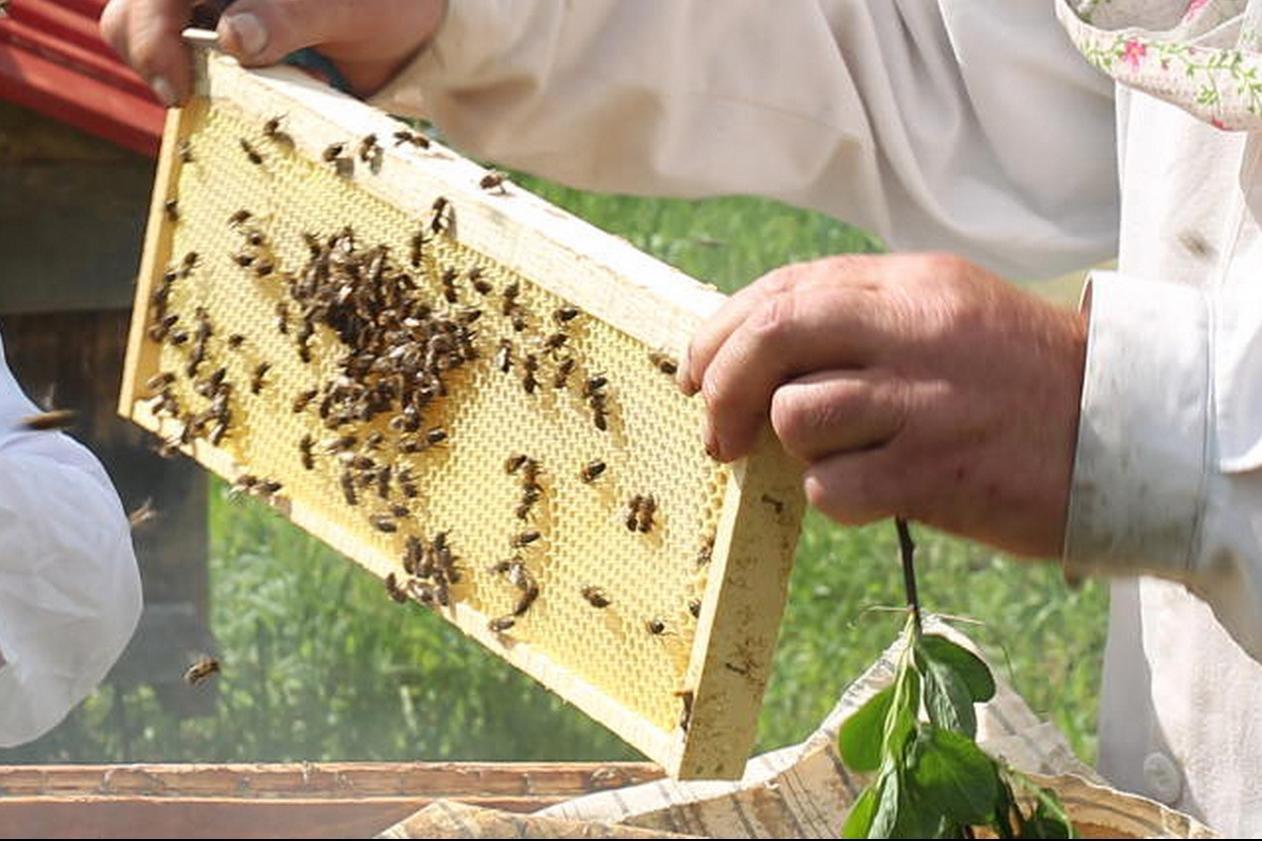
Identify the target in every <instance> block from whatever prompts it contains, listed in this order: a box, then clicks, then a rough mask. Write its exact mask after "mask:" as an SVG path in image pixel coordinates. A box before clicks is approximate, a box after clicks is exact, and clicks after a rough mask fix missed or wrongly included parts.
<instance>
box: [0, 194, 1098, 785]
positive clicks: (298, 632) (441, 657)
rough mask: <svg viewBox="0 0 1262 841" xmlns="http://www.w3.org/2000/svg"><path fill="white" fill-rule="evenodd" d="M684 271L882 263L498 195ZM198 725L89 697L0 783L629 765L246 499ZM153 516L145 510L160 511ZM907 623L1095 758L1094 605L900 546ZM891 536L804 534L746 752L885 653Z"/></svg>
mask: <svg viewBox="0 0 1262 841" xmlns="http://www.w3.org/2000/svg"><path fill="white" fill-rule="evenodd" d="M517 180H519V181H520V183H523V184H524V185H525V186H527V187H528V188H530V189H532V190H534V191H536V192H538V193H540V194H542V195H543V196H545V197H546V198H548V199H549V200H551V201H553V202H556V203H557V204H559V205H561V206H564V207H566V208H567V209H569V210H571V211H572V212H574V213H576V214H578V215H579V216H582V217H584V218H586V219H587V220H589V221H591V222H592V223H593V224H595V225H597V226H599V227H601V228H604V229H606V230H608V231H611V232H613V233H615V234H617V235H619V236H622V237H625V238H626V239H628V240H629V241H631V242H632V243H634V244H635V245H636V246H638V247H640V248H642V249H645V250H646V251H649V252H651V253H653V254H655V255H657V256H658V257H660V258H662V259H663V260H666V261H667V262H669V263H672V264H674V265H675V266H678V267H679V268H680V269H682V270H683V271H685V272H687V273H689V274H691V275H693V276H694V277H698V278H701V279H704V280H707V281H709V282H712V283H714V284H716V285H718V286H719V287H720V288H722V289H724V290H725V291H733V290H735V289H737V288H739V287H741V286H743V285H744V284H746V283H749V282H750V281H752V280H754V279H755V278H757V277H758V276H759V275H760V274H762V273H763V272H765V271H767V270H769V269H771V268H774V267H775V266H778V265H781V264H784V263H787V262H793V261H798V260H807V259H811V258H813V257H818V256H822V255H827V254H838V253H843V252H853V251H876V250H879V243H878V242H876V241H875V240H873V239H872V238H870V237H868V236H866V235H864V234H863V233H862V232H859V231H856V230H855V229H853V228H848V227H847V226H845V225H842V224H840V223H838V222H836V221H834V220H832V219H829V218H827V217H823V216H820V215H817V214H812V213H808V212H805V211H801V210H797V209H793V208H789V207H786V206H784V205H781V204H778V203H775V202H770V201H765V200H758V199H750V198H719V199H709V200H705V201H680V200H655V199H640V198H631V197H625V196H602V195H595V194H590V193H582V192H579V191H575V190H570V189H567V188H564V187H560V186H557V185H554V184H549V183H546V182H542V181H538V180H535V179H529V178H524V177H523V178H520V179H517ZM211 497H212V498H211V512H210V519H209V522H210V529H211V560H210V564H211V569H210V576H211V588H212V591H211V602H212V629H213V632H214V634H215V636H216V637H217V639H218V642H219V654H220V659H221V661H222V664H223V672H222V674H221V675H220V676H219V677H218V678H216V679H215V685H214V686H213V688H209V687H198V688H189V689H188V690H187V691H190V692H197V691H213V692H217V693H218V704H217V705H216V713H215V714H214V715H213V716H207V717H198V718H186V719H180V718H178V717H176V716H174V715H173V714H170V713H167V712H165V711H164V709H163V707H162V705H161V704H159V703H158V700H157V698H156V697H155V695H154V693H153V692H152V691H151V690H149V689H147V688H145V687H139V688H135V689H131V690H128V691H116V690H115V689H114V688H113V687H112V686H110V685H108V684H107V685H106V686H103V687H102V688H101V689H99V690H98V691H97V692H96V693H95V694H94V695H93V696H92V697H90V698H89V699H88V700H87V701H86V702H85V703H83V704H82V705H80V707H79V708H78V709H76V710H75V711H74V712H73V713H72V714H71V715H70V716H69V718H68V719H67V720H66V721H65V722H64V723H63V724H61V725H60V726H59V727H57V728H56V729H54V730H53V731H52V732H51V733H49V734H48V735H47V736H45V737H44V738H42V739H40V740H38V741H37V742H35V743H32V744H30V745H26V746H23V747H20V748H15V749H11V750H7V751H6V750H0V763H16V762H106V761H228V760H235V761H280V760H313V761H315V760H331V759H359V760H368V759H378V760H413V759H429V760H439V759H469V760H567V759H568V760H578V759H633V758H637V756H636V754H635V753H634V752H633V751H632V750H630V749H629V748H627V747H626V746H625V745H624V744H623V743H622V742H621V741H619V740H618V739H617V738H616V737H614V736H612V735H610V734H609V733H608V732H607V731H605V730H604V729H603V728H601V727H600V726H598V725H596V724H594V723H592V722H591V721H589V720H588V719H587V718H586V717H585V716H583V715H582V714H581V713H579V712H578V711H577V710H574V709H573V708H571V707H569V706H567V705H566V704H564V703H562V702H561V701H559V700H558V699H557V698H556V697H555V696H553V695H551V694H550V693H548V692H547V691H546V690H544V689H542V688H541V687H539V686H538V685H537V684H535V683H534V682H533V681H532V680H530V679H529V678H526V677H524V676H522V675H520V674H518V673H517V672H515V671H513V670H512V669H510V668H509V667H507V666H506V665H505V664H503V663H502V662H501V661H499V660H498V659H496V658H494V657H492V656H490V655H489V654H487V653H486V652H485V651H484V650H483V649H482V648H481V647H480V646H478V645H477V644H475V643H473V642H471V641H469V640H467V639H465V638H464V637H463V636H462V635H461V634H460V633H459V632H458V631H455V630H454V629H452V628H451V627H450V626H449V625H447V624H446V623H445V622H443V621H442V620H440V619H438V618H437V617H435V616H432V615H430V614H428V613H427V612H426V611H424V610H422V609H420V608H418V607H411V608H408V609H400V608H399V607H398V606H396V605H394V604H392V603H390V602H389V601H388V600H387V599H386V598H385V596H384V593H383V591H382V588H381V584H380V582H379V581H377V580H376V579H375V578H373V577H372V576H370V575H369V574H367V573H365V572H363V571H361V570H360V569H359V568H358V567H357V566H355V565H354V564H351V563H349V562H347V561H346V560H345V559H343V558H342V557H340V556H339V555H337V554H336V553H335V552H333V551H332V550H330V549H328V548H327V547H325V546H324V545H323V544H321V543H320V542H318V541H316V540H314V539H312V538H310V537H308V536H307V535H306V534H305V533H303V532H301V531H300V530H298V529H297V528H295V527H293V526H291V525H289V524H288V523H287V522H285V521H283V520H282V519H280V518H279V517H277V516H276V515H274V514H272V513H271V512H270V511H268V510H266V509H265V508H263V507H261V506H258V505H256V504H254V503H252V502H249V501H241V502H236V501H231V500H229V499H228V497H227V494H226V487H225V486H224V485H223V484H222V483H218V482H216V483H215V485H214V487H213V489H212V494H211ZM158 502H159V504H160V502H161V501H160V500H159V501H158ZM916 534H917V538H918V542H919V544H920V552H919V555H918V557H919V564H918V570H919V574H920V592H921V599H922V603H923V604H924V606H925V608H926V609H927V610H931V611H936V612H940V613H945V614H956V615H961V616H968V617H972V618H974V619H977V620H980V622H981V623H982V624H980V625H968V626H962V629H963V630H965V632H966V633H969V634H970V635H972V636H973V637H974V638H975V639H977V640H978V641H979V642H980V643H981V644H982V645H983V647H984V648H986V650H987V651H988V652H989V653H990V654H991V655H992V658H993V662H995V663H996V665H997V667H998V669H999V671H1001V672H1003V673H1005V674H1006V676H1007V677H1008V678H1009V679H1010V680H1012V681H1013V682H1014V683H1015V685H1016V687H1017V689H1018V691H1019V692H1021V694H1022V695H1023V696H1024V697H1025V698H1026V699H1027V700H1028V701H1029V702H1030V704H1031V706H1032V707H1033V708H1034V710H1035V711H1036V712H1037V713H1039V714H1040V715H1042V716H1045V717H1047V718H1049V719H1051V720H1052V721H1054V722H1055V723H1056V724H1057V725H1058V726H1059V727H1060V728H1061V729H1062V730H1063V731H1064V732H1065V733H1066V734H1067V735H1068V736H1069V738H1070V741H1071V743H1072V744H1073V746H1074V748H1075V749H1076V750H1077V752H1078V753H1079V755H1080V756H1082V757H1083V758H1085V759H1087V760H1088V761H1091V760H1093V759H1094V756H1095V736H1094V729H1095V715H1096V698H1097V693H1098V688H1099V674H1100V658H1101V653H1102V651H1103V642H1104V633H1105V620H1106V614H1107V597H1106V589H1105V587H1104V586H1103V585H1102V584H1100V583H1096V582H1088V583H1087V584H1086V585H1085V586H1083V587H1082V588H1081V589H1080V590H1076V591H1074V590H1070V589H1069V588H1067V587H1066V585H1065V584H1064V583H1063V581H1062V579H1061V575H1060V571H1059V570H1058V569H1057V568H1055V566H1052V565H1046V566H1044V565H1039V566H1031V565H1025V564H1019V563H1017V562H1015V561H1012V560H1010V559H1008V558H1005V557H1003V556H1002V555H1000V554H997V553H995V552H993V551H990V550H988V549H985V548H983V547H978V546H975V545H972V544H969V543H966V542H963V541H959V540H954V539H951V538H947V537H945V536H942V535H938V534H934V533H932V532H930V531H929V530H927V529H924V528H919V529H917V530H916ZM896 558H897V547H896V540H895V533H894V528H893V525H892V524H891V523H882V524H877V525H874V526H870V527H867V528H862V529H843V528H840V527H837V526H835V525H833V524H831V523H829V522H828V521H827V520H825V519H824V518H823V517H820V516H818V515H815V514H811V515H808V517H807V521H806V527H805V531H804V533H803V536H802V539H801V543H800V546H799V549H798V556H797V565H796V568H795V570H794V573H793V579H792V585H791V596H790V604H789V607H788V611H787V615H786V619H785V623H784V626H783V629H782V632H781V639H780V644H779V648H778V651H777V656H776V662H775V670H774V675H773V677H772V680H771V683H770V687H769V689H768V693H767V698H766V704H765V706H764V709H763V712H762V716H761V719H760V722H759V731H758V749H759V750H765V749H770V748H774V747H778V746H782V745H786V744H791V743H793V742H796V741H799V740H801V739H802V738H803V737H804V736H806V735H807V734H809V733H810V732H811V731H812V729H813V728H814V727H815V725H816V724H817V723H818V722H819V720H820V719H822V718H823V716H824V715H825V714H826V713H827V712H828V710H829V709H830V708H831V707H832V705H833V704H834V702H835V701H836V699H837V697H838V696H839V695H840V693H841V691H842V689H843V688H844V687H845V685H846V684H847V683H848V682H849V681H850V680H851V679H853V678H854V677H856V676H857V675H858V674H859V673H860V672H861V671H862V670H863V669H864V668H865V667H866V665H867V664H869V663H870V662H871V661H872V660H873V659H875V657H876V656H877V655H878V654H879V653H880V652H881V651H882V650H883V649H884V648H885V647H886V646H887V645H888V644H889V643H890V642H891V641H892V640H893V639H894V638H895V636H896V634H897V632H898V630H899V628H900V626H901V618H900V617H898V616H896V615H894V614H891V613H887V612H879V611H868V610H866V608H870V607H873V606H879V605H887V606H894V605H898V604H899V602H900V600H901V596H902V583H901V573H900V571H899V567H898V563H897V560H896Z"/></svg>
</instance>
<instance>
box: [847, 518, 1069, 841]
mask: <svg viewBox="0 0 1262 841" xmlns="http://www.w3.org/2000/svg"><path fill="white" fill-rule="evenodd" d="M896 523H897V526H898V537H899V547H900V550H901V552H900V553H901V556H902V562H903V575H904V583H905V587H906V590H907V602H908V608H909V611H908V613H909V615H908V617H907V624H906V626H905V628H904V630H903V641H904V646H903V648H902V651H901V652H900V653H899V657H898V662H897V666H896V670H895V675H894V681H893V683H892V684H890V685H889V686H887V687H886V688H885V689H883V690H881V691H880V692H878V693H877V694H876V695H875V696H873V697H872V698H871V699H869V700H868V702H867V703H866V704H864V705H863V706H862V707H861V708H860V709H859V710H858V711H857V712H856V713H855V714H854V715H852V716H851V717H850V718H849V719H847V721H846V722H845V724H843V725H842V727H841V732H840V733H839V735H838V747H839V749H840V751H841V756H842V759H843V760H844V761H845V763H846V765H847V766H849V767H850V768H851V769H852V770H854V771H858V772H861V773H875V777H874V779H873V782H872V783H871V784H870V785H868V787H867V788H865V789H864V790H863V791H862V792H861V793H860V794H859V797H858V798H857V799H856V800H855V803H854V805H853V806H852V807H851V809H850V814H849V815H848V816H847V817H846V822H845V824H844V825H843V826H842V835H843V836H844V837H846V838H972V837H974V836H973V828H974V827H987V828H989V829H990V830H991V831H992V832H993V833H994V834H995V835H997V836H998V837H1000V838H1074V837H1076V836H1075V834H1074V829H1073V825H1072V824H1071V823H1070V820H1069V816H1068V815H1067V814H1066V812H1065V809H1064V807H1063V806H1062V805H1061V803H1060V800H1059V798H1057V796H1056V793H1055V792H1054V791H1052V790H1051V789H1048V788H1041V787H1039V786H1037V785H1035V784H1034V783H1032V782H1031V781H1030V780H1028V779H1027V778H1026V777H1024V776H1023V775H1021V774H1020V773H1018V772H1016V771H1014V770H1012V769H1011V768H1009V767H1008V766H1007V765H1005V764H1003V763H1001V762H998V761H996V760H995V759H992V758H991V757H990V756H988V755H986V754H985V753H984V752H983V751H982V750H981V748H979V747H978V746H977V744H976V742H975V741H974V739H975V737H976V735H977V715H976V712H975V710H974V707H973V705H974V704H977V703H982V702H985V701H988V700H990V699H991V698H992V697H994V694H995V679H994V677H993V676H992V675H991V673H990V669H989V668H988V667H987V666H986V664H985V663H984V662H982V660H981V658H979V657H978V656H977V655H975V654H973V653H972V652H971V651H969V650H968V649H966V648H963V647H962V646H960V645H957V644H956V643H954V642H952V641H951V640H949V639H947V638H946V637H944V636H942V635H940V634H926V633H925V632H924V630H923V628H922V626H921V620H920V604H919V601H918V599H917V596H916V575H915V567H914V563H913V554H914V552H915V544H914V543H913V542H912V539H911V533H910V530H909V528H908V526H907V523H906V521H904V520H901V519H899V520H897V521H896ZM921 709H923V710H924V711H925V714H926V716H927V718H928V720H927V721H924V720H921V717H920V711H921ZM1018 795H1021V797H1018ZM1022 801H1025V802H1028V803H1030V804H1031V805H1030V806H1028V807H1027V808H1026V810H1025V811H1023V810H1022V806H1021V802H1022Z"/></svg>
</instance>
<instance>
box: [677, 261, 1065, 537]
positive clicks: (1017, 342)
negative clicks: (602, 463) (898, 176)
mask: <svg viewBox="0 0 1262 841" xmlns="http://www.w3.org/2000/svg"><path fill="white" fill-rule="evenodd" d="M1085 358H1086V318H1085V316H1083V315H1081V314H1079V313H1077V312H1072V311H1069V310H1064V309H1060V308H1057V307H1053V306H1052V305H1050V304H1047V303H1044V302H1042V301H1040V300H1039V299H1037V298H1035V297H1033V296H1031V295H1029V294H1027V293H1024V292H1021V291H1020V290H1018V289H1016V288H1015V287H1013V286H1011V285H1010V284H1007V283H1005V282H1004V281H1002V280H1001V279H999V278H997V277H995V276H994V275H992V274H990V273H988V272H986V271H985V270H983V269H981V268H979V267H977V266H975V265H973V264H971V263H969V262H967V261H965V260H963V259H962V258H958V257H953V256H950V255H925V254H901V255H889V256H871V255H867V256H859V255H855V256H849V257H834V258H830V259H826V260H818V261H815V262H811V263H803V264H800V265H794V266H787V267H785V268H782V269H778V270H776V271H774V272H771V273H770V274H768V275H766V276H765V277H763V278H761V279H760V280H758V281H757V282H755V283H753V284H751V285H750V286H748V287H746V288H745V289H743V290H741V291H740V292H738V293H737V294H736V295H734V296H733V297H732V298H731V299H730V300H729V301H728V303H727V304H726V305H725V306H724V307H723V308H722V309H721V310H720V311H719V312H718V313H717V314H716V315H715V316H714V317H713V318H712V319H711V320H710V321H709V322H708V323H707V324H706V325H705V326H704V327H703V328H702V329H701V330H700V331H698V333H697V335H696V336H695V337H694V339H693V342H692V345H691V347H690V349H689V354H688V358H687V360H685V361H684V363H683V364H681V366H680V371H679V375H680V381H681V384H682V385H683V387H684V389H685V390H686V391H689V392H692V391H697V390H700V392H701V394H702V395H703V397H704V399H705V401H706V405H707V407H708V412H707V416H708V427H707V430H706V431H705V432H704V433H703V434H704V435H705V437H706V439H707V440H706V446H707V449H708V450H709V451H710V452H711V454H713V455H715V456H716V457H718V458H720V459H722V460H724V461H729V460H731V459H735V458H739V457H740V456H742V455H745V454H746V453H748V452H749V450H750V448H751V447H752V446H753V443H754V439H755V437H756V435H757V433H758V430H759V428H760V427H761V426H762V425H763V424H764V423H765V422H766V421H767V419H768V418H770V421H771V424H772V426H773V428H774V429H775V432H776V434H777V435H778V437H779V438H780V441H781V442H782V443H783V444H784V446H785V448H786V449H787V450H788V451H789V452H790V453H792V454H793V455H795V456H797V457H799V458H800V459H802V460H803V461H805V462H806V463H807V464H808V467H807V470H806V479H805V486H806V493H807V497H808V499H809V500H810V502H811V503H812V504H813V505H815V506H816V507H818V508H819V509H821V510H822V511H823V512H824V513H825V514H826V515H828V516H830V517H832V518H833V519H835V520H838V521H840V522H844V523H865V522H869V521H872V520H876V519H882V518H885V517H889V516H893V515H899V516H903V517H908V518H912V519H916V520H921V521H923V522H926V523H929V524H930V525H933V526H937V527H938V528H942V529H945V530H947V531H950V532H954V533H956V534H962V535H965V536H967V537H971V538H974V539H977V540H981V541H984V542H987V543H990V544H992V545H995V546H998V547H1000V548H1003V549H1007V550H1010V551H1013V552H1017V553H1019V554H1024V555H1032V556H1041V557H1059V555H1060V552H1061V543H1062V540H1063V535H1064V530H1065V518H1066V512H1067V508H1068V500H1069V487H1070V476H1071V473H1072V468H1073V459H1074V451H1075V445H1076V438H1077V428H1078V412H1079V399H1080V395H1081V392H1082V376H1083V364H1084V360H1085Z"/></svg>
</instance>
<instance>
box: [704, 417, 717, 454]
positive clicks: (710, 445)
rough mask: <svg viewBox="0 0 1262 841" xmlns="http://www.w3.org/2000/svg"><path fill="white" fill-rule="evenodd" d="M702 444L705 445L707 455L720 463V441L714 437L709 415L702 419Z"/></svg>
mask: <svg viewBox="0 0 1262 841" xmlns="http://www.w3.org/2000/svg"><path fill="white" fill-rule="evenodd" d="M701 443H702V444H704V445H705V451H706V455H708V456H709V457H710V458H712V459H714V460H715V461H718V459H719V440H718V439H717V438H715V437H714V427H712V426H711V425H710V416H709V415H708V414H707V415H705V416H704V417H703V418H702V419H701Z"/></svg>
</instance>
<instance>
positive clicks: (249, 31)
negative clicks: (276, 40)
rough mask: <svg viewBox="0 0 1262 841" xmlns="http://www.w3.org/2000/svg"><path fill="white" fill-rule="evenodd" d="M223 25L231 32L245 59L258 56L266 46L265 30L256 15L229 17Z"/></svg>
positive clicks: (247, 13) (240, 14) (243, 13)
mask: <svg viewBox="0 0 1262 841" xmlns="http://www.w3.org/2000/svg"><path fill="white" fill-rule="evenodd" d="M224 24H225V25H226V26H227V27H228V29H229V30H230V31H231V32H232V37H233V38H235V39H236V42H237V44H238V45H239V46H240V48H241V54H242V55H243V56H244V57H245V58H250V57H252V56H256V55H258V54H259V53H261V52H263V49H264V48H265V47H266V46H267V29H266V28H265V27H264V26H263V21H261V20H259V17H258V15H255V14H252V13H250V12H241V13H239V14H235V15H229V16H228V17H227V18H225V19H224Z"/></svg>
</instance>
